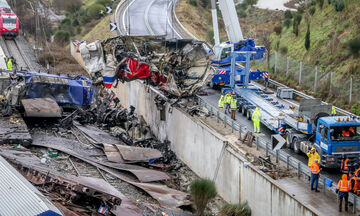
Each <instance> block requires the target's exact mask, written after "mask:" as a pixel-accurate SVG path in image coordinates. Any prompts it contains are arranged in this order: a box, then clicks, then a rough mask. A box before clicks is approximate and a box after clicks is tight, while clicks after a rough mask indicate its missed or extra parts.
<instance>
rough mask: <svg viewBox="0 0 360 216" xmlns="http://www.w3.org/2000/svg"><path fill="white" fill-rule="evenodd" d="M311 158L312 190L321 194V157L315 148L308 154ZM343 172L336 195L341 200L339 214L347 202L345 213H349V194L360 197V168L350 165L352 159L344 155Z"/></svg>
mask: <svg viewBox="0 0 360 216" xmlns="http://www.w3.org/2000/svg"><path fill="white" fill-rule="evenodd" d="M307 156H308V157H309V161H308V166H309V167H310V170H311V183H310V188H311V190H312V191H313V190H315V192H319V191H318V189H317V187H318V182H319V175H320V171H321V168H320V165H319V164H320V155H319V154H318V153H317V152H316V149H315V148H311V150H310V151H309V152H308V153H307ZM341 171H342V173H343V175H342V177H341V180H339V182H338V184H337V186H336V193H337V194H338V198H339V212H341V211H342V205H343V204H342V203H343V200H345V211H348V199H349V192H352V193H354V194H356V195H360V167H359V165H358V164H354V165H353V166H351V165H350V159H349V158H347V157H346V156H345V155H343V158H342V161H341Z"/></svg>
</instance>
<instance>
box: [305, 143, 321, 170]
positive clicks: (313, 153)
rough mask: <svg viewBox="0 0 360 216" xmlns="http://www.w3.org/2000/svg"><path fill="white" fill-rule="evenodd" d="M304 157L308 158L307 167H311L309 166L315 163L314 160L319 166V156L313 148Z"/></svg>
mask: <svg viewBox="0 0 360 216" xmlns="http://www.w3.org/2000/svg"><path fill="white" fill-rule="evenodd" d="M306 155H307V156H308V158H309V160H308V166H309V167H310V166H311V164H313V163H314V162H315V159H317V160H318V163H319V164H320V155H319V154H318V153H317V152H316V149H315V148H314V147H312V148H311V150H310V151H309V152H308V153H307V154H306Z"/></svg>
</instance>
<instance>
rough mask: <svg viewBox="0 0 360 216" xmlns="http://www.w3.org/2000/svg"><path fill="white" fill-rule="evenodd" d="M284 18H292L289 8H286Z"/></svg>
mask: <svg viewBox="0 0 360 216" xmlns="http://www.w3.org/2000/svg"><path fill="white" fill-rule="evenodd" d="M284 17H285V19H292V18H293V15H292V13H291V11H290V10H286V11H285V14H284Z"/></svg>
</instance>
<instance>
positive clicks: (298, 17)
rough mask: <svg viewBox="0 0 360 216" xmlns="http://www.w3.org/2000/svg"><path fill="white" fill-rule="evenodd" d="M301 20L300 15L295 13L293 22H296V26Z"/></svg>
mask: <svg viewBox="0 0 360 216" xmlns="http://www.w3.org/2000/svg"><path fill="white" fill-rule="evenodd" d="M301 20H302V15H301V13H296V15H295V17H294V21H295V22H297V24H300V23H301Z"/></svg>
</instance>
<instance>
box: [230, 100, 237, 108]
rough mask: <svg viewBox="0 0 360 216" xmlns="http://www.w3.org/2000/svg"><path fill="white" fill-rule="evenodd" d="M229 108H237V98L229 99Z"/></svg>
mask: <svg viewBox="0 0 360 216" xmlns="http://www.w3.org/2000/svg"><path fill="white" fill-rule="evenodd" d="M230 108H231V109H237V100H236V99H232V100H231V103H230Z"/></svg>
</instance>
